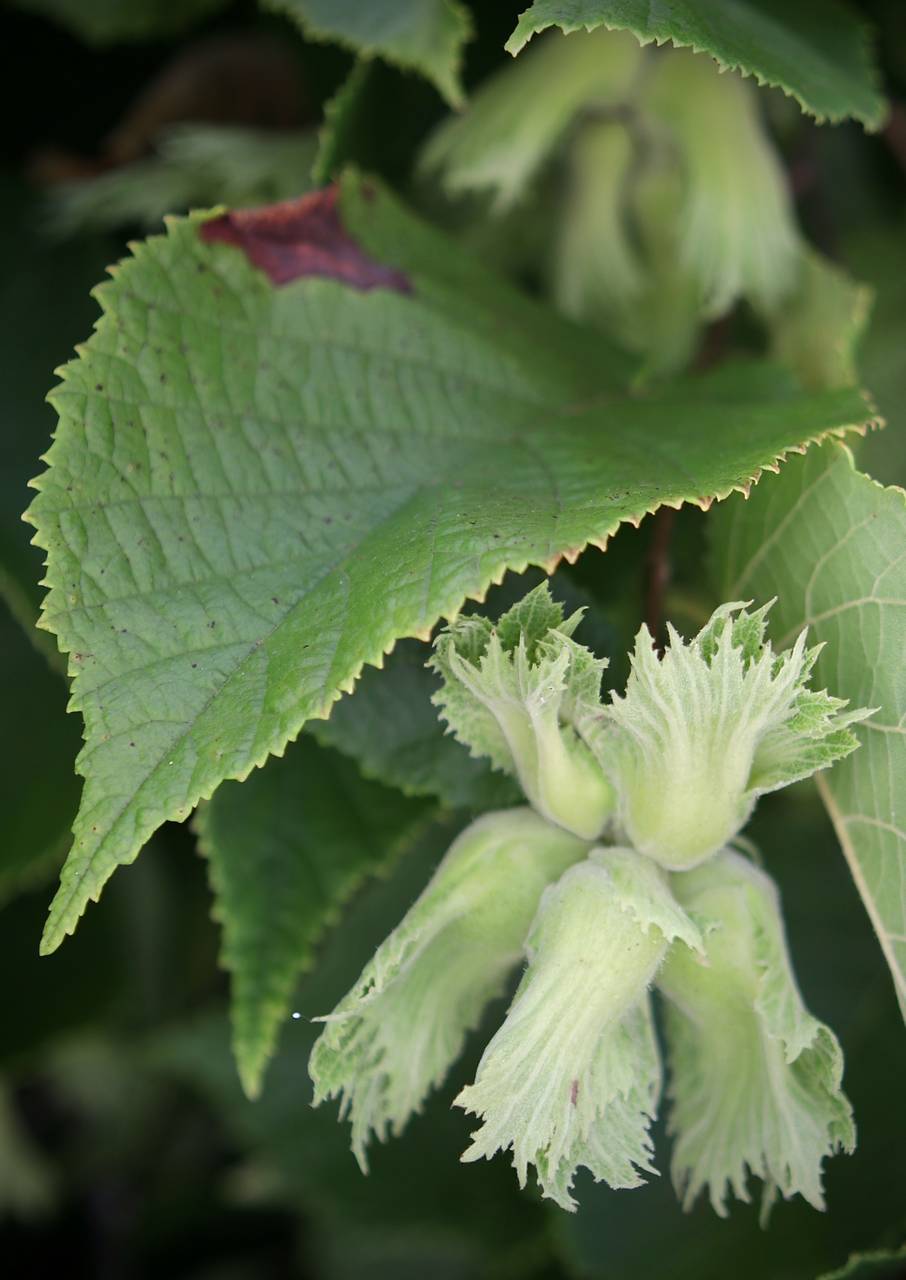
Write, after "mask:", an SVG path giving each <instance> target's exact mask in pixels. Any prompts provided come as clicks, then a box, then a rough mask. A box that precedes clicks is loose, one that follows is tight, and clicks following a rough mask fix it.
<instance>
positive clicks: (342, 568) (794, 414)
mask: <svg viewBox="0 0 906 1280" xmlns="http://www.w3.org/2000/svg"><path fill="white" fill-rule="evenodd" d="M313 199H315V197H306V198H305V200H307V201H311V200H313ZM309 208H310V206H309V205H308V204H305V203H304V202H303V203H301V204H300V205H299V209H302V210H305V209H309ZM341 208H342V215H343V220H344V222H345V228H346V230H345V231H344V232H343V233H342V235H341V236H340V238H339V239H336V240H335V243H334V244H333V249H334V250H336V252H333V253H332V252H331V245H330V244H328V243H327V242H326V241H325V240H324V238H323V237H322V239H321V240H320V241H319V242H318V243H317V244H316V245H314V246H312V245H310V244H307V243H306V244H302V245H299V244H295V243H294V244H289V243H288V242H287V241H286V240H285V239H279V238H278V239H276V240H273V239H272V240H268V239H267V238H266V237H263V238H262V235H263V233H262V234H259V233H261V231H262V226H263V227H264V229H265V230H266V229H267V227H268V226H269V225H270V224H269V221H268V220H269V219H270V218H272V217H276V219H277V221H278V223H279V225H280V227H281V228H282V229H285V226H286V224H287V222H290V223H291V222H292V219H294V218H295V219H296V221H297V222H298V223H299V225H300V226H301V225H303V224H304V221H305V217H307V214H305V213H299V212H298V211H297V210H296V209H295V207H294V206H277V207H275V211H266V212H265V213H264V214H262V215H260V221H259V222H256V221H255V217H254V216H253V217H252V218H251V220H249V215H247V214H237V215H233V216H234V217H235V219H240V220H242V221H241V222H240V227H241V228H242V229H243V230H242V234H243V235H245V237H246V239H245V241H244V243H245V245H246V250H247V252H250V253H256V254H259V255H264V260H265V261H268V262H270V263H271V267H272V269H274V270H279V271H280V272H283V273H284V274H282V275H281V277H280V278H283V279H285V278H287V277H286V273H285V271H284V268H287V264H288V267H289V268H292V271H290V272H289V275H290V279H291V282H290V283H287V284H283V285H281V286H277V287H275V286H274V284H273V283H272V281H271V278H270V277H269V276H268V275H267V274H265V272H264V271H259V270H257V269H256V268H255V267H253V266H252V265H251V263H250V261H249V259H248V258H247V257H246V253H245V252H243V251H242V249H240V248H239V247H237V245H236V244H235V243H220V242H210V241H209V240H205V239H203V238H202V236H201V235H200V234H199V232H200V227H201V219H200V218H198V217H193V218H190V219H186V220H175V221H173V222H171V223H170V225H169V234H168V235H167V236H165V237H155V238H152V239H150V240H148V241H146V242H145V243H144V244H142V245H140V246H139V247H138V248H137V250H136V253H135V256H134V257H133V258H131V259H129V260H127V261H125V262H124V263H122V264H121V265H120V266H119V268H117V270H116V273H115V275H114V279H113V280H112V281H111V282H108V283H106V284H104V285H102V286H101V287H100V288H99V290H98V291H97V297H98V300H99V302H100V304H101V307H102V310H103V313H104V314H103V316H102V318H101V320H100V321H99V323H98V326H97V328H96V330H95V332H94V334H93V336H92V337H91V338H90V339H89V341H88V342H87V343H86V344H85V345H84V346H83V347H82V348H81V351H80V355H79V357H78V359H76V360H75V361H73V362H71V363H70V364H69V365H67V366H66V367H65V369H64V370H63V373H62V377H63V382H62V384H61V385H60V386H59V387H58V388H57V390H56V391H55V392H54V393H53V400H54V404H55V407H56V409H57V411H58V413H59V415H60V424H59V427H58V430H57V434H56V439H55V442H54V444H53V445H52V447H51V449H50V451H49V453H48V455H47V462H48V469H47V470H46V472H45V473H44V474H43V475H42V476H41V477H40V479H39V480H38V481H37V482H36V485H37V487H38V489H39V493H38V496H37V498H36V499H35V500H34V502H33V504H32V507H31V509H30V512H29V519H30V520H31V521H32V522H33V523H34V524H36V525H37V528H38V533H37V535H36V541H37V542H38V545H40V546H41V547H43V548H44V549H45V550H46V551H47V554H48V564H47V577H46V585H47V586H48V587H49V591H48V595H47V597H46V600H45V612H44V617H43V625H44V626H45V627H47V628H48V629H49V630H51V631H53V632H54V633H55V634H56V636H57V638H58V641H59V643H60V646H61V647H62V648H63V649H64V650H65V651H67V652H68V653H69V655H70V657H69V661H70V672H71V674H72V676H73V677H74V680H73V689H72V693H73V697H72V703H71V706H72V707H73V709H77V710H80V711H81V712H82V713H83V715H84V718H85V725H86V743H85V747H84V749H83V751H82V753H81V755H80V757H79V761H78V769H79V772H81V773H82V774H83V776H84V777H85V788H84V793H83V800H82V807H81V810H80V815H79V817H78V819H77V822H76V826H75V832H74V834H75V844H74V847H73V850H72V852H71V853H70V856H69V859H68V862H67V866H66V868H65V869H64V873H63V878H62V881H61V887H60V891H59V893H58V896H57V898H56V900H55V902H54V904H53V906H52V909H51V918H50V920H49V923H48V929H47V933H46V936H45V941H44V945H45V947H46V948H47V949H49V950H52V949H53V948H54V947H56V946H57V945H58V944H59V942H60V941H61V940H62V938H63V937H64V935H65V934H66V933H69V932H71V931H72V930H73V928H74V927H75V925H76V922H77V920H78V918H79V916H80V915H81V913H82V911H83V910H84V908H85V906H86V904H87V903H88V901H89V900H92V899H96V898H97V897H98V895H99V893H100V891H101V888H102V886H103V884H104V883H105V881H106V880H107V879H108V877H109V876H110V874H111V873H112V872H113V870H114V869H115V867H116V866H117V865H119V864H122V863H127V862H130V861H132V859H134V857H135V856H136V854H137V853H138V851H139V850H140V848H141V847H142V845H143V844H144V843H145V841H146V840H147V839H148V838H149V836H150V835H151V834H152V832H153V831H154V830H155V829H156V828H157V827H158V826H160V824H161V823H162V822H164V821H166V820H167V819H177V820H181V819H183V818H185V817H186V816H187V815H188V814H189V812H190V811H191V810H192V808H193V807H194V806H195V805H196V804H197V803H198V801H199V800H201V799H205V798H207V797H209V796H210V795H211V794H212V793H213V791H214V790H215V788H216V787H217V786H218V785H219V784H220V783H221V782H222V781H224V780H225V779H227V778H243V777H245V776H246V775H247V774H248V773H249V771H250V770H251V769H252V768H253V767H254V766H255V765H258V764H261V763H263V761H264V760H265V759H266V758H267V756H268V755H270V754H272V753H275V752H280V751H282V749H283V748H284V746H285V745H286V743H287V742H288V741H290V740H291V739H293V738H295V736H296V735H297V734H298V732H299V730H300V729H301V727H302V725H303V724H304V723H305V721H307V720H310V719H312V718H317V717H326V716H327V715H328V714H329V712H330V708H331V706H332V704H333V703H334V702H335V701H336V699H337V698H338V697H339V696H340V694H341V693H342V692H343V691H346V690H349V689H350V688H351V687H352V685H353V683H354V682H355V680H356V678H357V676H358V675H359V673H360V672H361V670H362V667H363V665H365V664H367V663H370V664H378V663H379V662H380V661H381V658H382V656H383V655H384V654H385V653H386V652H387V651H389V650H390V649H391V648H392V646H393V645H394V644H395V642H396V641H397V640H399V639H401V638H404V637H406V636H427V634H428V633H429V631H430V629H431V628H432V627H433V625H434V624H435V623H436V622H437V620H438V619H439V618H441V617H443V616H446V617H452V616H454V615H455V614H456V612H457V611H458V610H459V608H460V607H461V606H462V604H463V601H464V600H465V599H466V598H467V597H470V596H476V595H480V594H481V593H482V592H484V591H485V590H486V588H487V587H488V586H489V585H490V584H491V583H492V582H494V581H497V580H499V579H500V578H501V577H502V575H503V574H504V572H505V571H506V570H507V569H517V570H522V569H524V568H525V567H526V566H527V565H528V564H538V565H548V566H550V565H551V563H552V562H554V561H555V560H556V559H557V558H558V557H559V556H560V555H561V554H569V555H573V554H577V553H578V551H579V550H580V549H581V548H582V547H583V546H585V545H586V544H587V543H590V542H594V543H597V544H602V543H603V542H604V541H605V540H606V539H607V537H608V536H609V535H610V534H611V533H612V532H613V531H614V530H615V529H616V528H617V527H618V526H619V524H620V523H621V522H623V521H624V520H639V519H640V518H641V517H642V516H643V515H644V514H645V513H647V512H649V511H652V510H654V509H655V508H656V507H658V506H659V505H660V504H661V503H665V502H669V503H680V502H682V501H688V500H698V501H707V500H709V499H711V498H713V497H722V496H725V495H727V494H728V493H730V492H732V491H733V489H734V488H739V487H745V486H746V485H747V484H748V482H749V480H750V478H751V477H752V476H754V475H757V474H758V472H759V470H760V469H761V468H762V467H764V466H766V465H769V464H771V463H772V462H773V460H774V459H777V458H779V457H781V456H782V455H783V453H784V451H785V450H788V449H789V448H791V447H796V446H799V445H801V444H802V443H804V442H806V441H809V440H817V439H820V438H821V437H823V436H824V435H826V434H827V433H828V432H832V431H841V430H843V429H845V428H847V427H849V426H852V425H854V424H860V423H863V422H864V421H865V419H866V416H867V414H868V410H867V408H866V405H865V403H864V401H863V398H862V397H861V395H860V394H859V393H858V392H856V391H855V390H852V389H843V390H839V391H826V392H820V393H817V394H800V393H797V392H796V391H794V390H793V389H792V388H791V386H790V384H789V383H787V382H785V381H784V375H783V373H782V371H780V370H778V369H777V368H776V367H774V366H761V365H757V364H752V365H743V366H725V367H724V368H722V369H721V370H720V371H719V372H718V373H715V374H711V375H709V376H707V377H699V378H694V379H691V380H687V381H682V382H675V383H670V384H664V385H663V386H662V387H659V388H658V389H657V390H656V391H648V392H645V393H639V392H638V391H636V392H634V393H633V392H630V391H626V390H625V389H624V383H625V381H626V380H628V377H627V375H628V370H627V369H626V367H625V365H624V363H623V362H622V360H619V359H617V358H615V357H614V358H610V357H606V356H605V354H604V351H603V350H602V346H601V343H600V341H599V339H598V338H596V337H595V335H593V334H591V333H585V332H583V331H581V330H579V329H577V328H575V327H574V326H573V325H571V324H569V323H568V322H566V321H561V320H559V319H558V318H557V317H556V316H555V315H554V314H553V313H552V312H550V311H547V310H545V309H543V308H541V307H538V306H535V305H534V304H532V303H530V302H529V301H528V300H527V299H525V298H524V297H522V296H521V295H520V294H518V293H516V292H515V291H511V290H510V289H508V288H507V287H506V286H505V285H504V284H503V282H501V281H500V280H498V279H496V278H494V277H493V276H492V275H491V274H490V273H489V272H488V271H487V269H486V268H485V267H483V266H482V265H480V264H478V263H476V262H474V261H472V260H471V259H469V258H468V257H467V256H465V255H463V254H462V253H459V252H457V251H456V250H455V248H454V247H453V245H452V244H451V243H450V242H449V241H448V240H446V239H445V238H444V237H442V236H440V235H439V234H438V233H436V232H434V231H433V230H430V229H428V228H427V227H425V226H424V225H423V224H421V223H420V222H419V221H418V220H416V219H415V218H413V217H411V216H410V215H407V214H406V213H404V212H403V211H402V210H401V209H400V208H399V207H398V206H397V205H396V204H395V203H394V202H393V201H392V200H391V199H390V197H388V196H385V195H381V194H380V193H378V192H376V191H375V190H374V188H373V187H371V186H364V185H363V184H361V183H360V182H359V181H358V180H352V181H350V182H348V183H347V184H346V185H345V186H344V189H343V200H342V206H341ZM322 212H323V210H322ZM319 217H320V215H319ZM315 221H316V225H317V228H318V231H319V234H320V233H321V232H324V234H325V235H327V234H328V232H329V231H330V225H331V224H330V222H329V219H328V218H327V217H326V215H325V217H324V218H322V219H320V221H319V220H318V219H316V220H315ZM221 224H229V225H233V224H232V223H230V220H229V219H221ZM305 225H307V224H305ZM325 227H326V228H327V231H325ZM256 228H257V230H256ZM236 234H237V235H238V234H239V233H238V232H237V233H236ZM249 246H250V247H249ZM274 259H276V265H275V263H274ZM300 262H302V263H305V262H308V263H313V264H314V265H313V267H311V268H310V269H317V270H320V271H321V272H322V275H321V276H319V277H317V278H316V277H313V276H311V275H306V274H304V272H303V274H302V276H301V278H295V279H293V278H292V272H293V271H296V272H298V270H299V263H300ZM390 264H392V265H390ZM324 271H335V272H337V273H338V274H342V273H343V272H348V273H351V277H352V278H353V280H355V279H358V278H361V277H362V276H363V274H364V278H365V279H366V280H367V281H368V284H366V285H365V286H364V287H363V288H355V287H350V285H349V284H344V283H340V282H339V281H338V280H337V279H329V278H323V272H324ZM346 278H349V275H347V277H346ZM375 280H378V281H385V280H389V281H391V282H393V283H395V284H396V288H393V287H389V288H388V287H370V285H371V284H372V283H373V282H374V281H375ZM400 290H402V291H400Z"/></svg>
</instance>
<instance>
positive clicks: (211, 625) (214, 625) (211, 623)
mask: <svg viewBox="0 0 906 1280" xmlns="http://www.w3.org/2000/svg"><path fill="white" fill-rule="evenodd" d="M208 626H209V627H216V626H217V623H216V622H209V623H208Z"/></svg>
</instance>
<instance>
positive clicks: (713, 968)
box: [658, 852, 855, 1220]
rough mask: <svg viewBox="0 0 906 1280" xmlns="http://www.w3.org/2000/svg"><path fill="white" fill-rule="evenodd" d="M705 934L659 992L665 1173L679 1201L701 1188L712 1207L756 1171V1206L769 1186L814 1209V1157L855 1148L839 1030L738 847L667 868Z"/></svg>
mask: <svg viewBox="0 0 906 1280" xmlns="http://www.w3.org/2000/svg"><path fill="white" fill-rule="evenodd" d="M671 879H672V884H673V890H674V893H675V895H676V897H677V898H678V900H679V901H680V902H681V903H682V904H683V906H684V907H685V908H686V909H687V911H688V912H689V913H690V914H691V915H692V916H694V918H695V920H696V921H697V923H698V924H699V925H700V926H701V928H702V932H703V934H704V938H705V952H706V955H705V961H704V963H703V962H702V961H701V959H700V958H699V957H696V956H693V955H692V954H691V953H690V952H689V951H688V950H685V951H684V950H683V949H682V948H681V947H677V948H674V949H673V950H671V952H670V955H669V958H668V960H667V962H666V963H665V964H664V966H663V968H662V969H661V971H660V974H659V976H658V986H659V987H660V989H661V991H662V992H663V993H664V994H665V995H666V996H667V997H668V1005H667V1042H668V1046H669V1056H670V1071H671V1086H670V1094H671V1097H672V1100H673V1106H672V1112H671V1117H670V1126H669V1127H670V1130H671V1132H672V1133H673V1135H674V1142H675V1145H674V1153H673V1179H674V1183H675V1185H676V1188H677V1193H678V1194H679V1195H680V1196H681V1197H682V1199H683V1201H684V1205H685V1207H686V1208H689V1207H690V1206H691V1205H692V1203H693V1202H694V1200H695V1199H696V1197H697V1196H698V1195H699V1193H700V1192H701V1191H702V1190H703V1189H707V1191H708V1195H709V1197H710V1200H711V1204H712V1205H713V1207H714V1209H715V1210H716V1211H717V1213H719V1214H720V1215H721V1216H724V1215H725V1214H726V1212H727V1210H726V1198H727V1194H728V1191H731V1192H732V1193H733V1194H735V1195H736V1196H737V1197H738V1198H739V1199H740V1200H746V1201H747V1200H748V1199H749V1192H748V1187H747V1182H748V1176H749V1174H750V1173H751V1174H753V1175H755V1176H756V1177H758V1178H761V1179H762V1180H763V1182H764V1194H763V1198H762V1218H763V1220H765V1219H766V1217H767V1213H768V1211H769V1210H770V1207H771V1204H772V1203H773V1201H774V1199H775V1198H776V1195H777V1193H778V1192H779V1193H780V1194H781V1195H782V1196H783V1197H784V1198H787V1199H788V1198H790V1197H791V1196H793V1195H796V1194H799V1195H801V1196H803V1197H804V1198H805V1199H806V1200H807V1201H808V1202H809V1204H811V1205H814V1207H815V1208H816V1209H823V1207H824V1198H823V1193H822V1163H823V1161H824V1158H825V1157H826V1156H829V1155H831V1154H833V1153H834V1152H835V1151H839V1150H843V1151H852V1149H853V1147H854V1146H855V1130H854V1128H853V1122H852V1112H851V1109H850V1105H849V1102H848V1101H847V1099H846V1097H845V1096H844V1094H843V1092H842V1089H841V1079H842V1073H843V1056H842V1053H841V1051H840V1046H839V1044H838V1043H837V1040H836V1037H835V1036H834V1034H833V1032H832V1031H830V1030H829V1029H828V1028H827V1027H826V1026H824V1025H823V1023H820V1022H818V1021H817V1019H815V1018H813V1017H812V1016H811V1014H810V1013H808V1011H807V1010H806V1008H805V1006H804V1004H803V1002H802V997H801V995H800V994H799V989H798V987H797V986H796V980H795V977H794V976H793V972H792V968H791V965H790V959H789V955H788V954H787V947H786V939H785V936H784V929H783V921H782V918H781V914H780V904H779V900H778V896H777V891H776V889H775V887H774V884H773V882H772V881H771V879H770V878H769V877H768V876H767V875H765V874H764V872H762V871H759V870H757V869H756V868H755V867H754V866H752V864H751V863H750V862H748V861H747V860H746V859H745V858H743V857H741V856H740V855H739V854H736V853H732V852H724V853H721V854H720V855H719V856H718V857H717V858H714V859H713V860H712V861H711V862H709V863H707V864H706V865H705V866H702V867H699V868H697V869H696V870H695V871H689V872H685V873H681V874H678V875H674V876H673V877H672V878H671Z"/></svg>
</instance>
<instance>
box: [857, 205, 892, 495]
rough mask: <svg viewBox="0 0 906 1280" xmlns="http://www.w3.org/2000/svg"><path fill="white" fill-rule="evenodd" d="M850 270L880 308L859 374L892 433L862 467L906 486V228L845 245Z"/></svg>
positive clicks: (876, 435)
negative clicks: (862, 283)
mask: <svg viewBox="0 0 906 1280" xmlns="http://www.w3.org/2000/svg"><path fill="white" fill-rule="evenodd" d="M843 250H844V257H845V259H846V262H847V264H848V266H849V267H850V268H851V269H852V270H853V271H854V272H855V273H856V275H858V276H859V278H860V279H864V280H867V281H868V283H869V284H870V285H871V287H872V290H873V292H874V305H873V306H872V309H871V313H870V315H869V318H868V326H867V329H866V332H865V335H864V338H863V340H862V342H861V344H860V346H859V360H858V364H859V373H860V376H861V378H862V379H863V380H864V383H865V386H866V387H868V389H869V391H870V392H871V395H872V397H873V399H874V400H875V401H876V402H877V405H878V408H879V409H880V411H881V415H882V416H883V418H884V419H885V420H886V422H887V430H886V431H880V432H872V434H871V435H870V436H869V437H868V438H867V439H866V440H864V441H863V442H862V443H861V444H860V445H859V446H858V449H857V451H856V457H857V459H858V461H859V465H860V466H862V467H864V469H865V470H866V471H868V472H869V473H870V474H871V475H873V476H874V477H875V478H876V479H877V480H880V481H882V483H884V484H899V485H903V486H906V359H904V356H903V353H904V351H906V223H904V222H900V221H897V222H895V223H892V224H881V225H877V226H874V227H868V228H866V229H865V230H863V231H860V232H859V233H857V234H853V235H852V236H851V237H849V239H847V241H846V242H845V244H844V246H843Z"/></svg>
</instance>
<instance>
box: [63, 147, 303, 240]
mask: <svg viewBox="0 0 906 1280" xmlns="http://www.w3.org/2000/svg"><path fill="white" fill-rule="evenodd" d="M316 146H317V142H316V139H315V135H314V133H313V132H311V131H308V130H303V129H299V130H295V129H294V130H289V129H248V128H240V127H238V126H226V125H213V124H183V125H174V126H171V127H170V128H169V129H166V130H165V131H164V132H163V133H161V134H159V135H158V137H157V138H156V139H155V142H154V154H153V155H148V156H143V157H142V158H141V159H139V160H134V161H132V163H131V164H126V165H123V166H121V167H120V168H115V169H109V170H108V171H107V172H106V173H101V174H99V175H97V176H95V177H92V178H80V179H78V180H77V181H74V182H66V183H62V184H61V185H60V186H59V187H58V188H57V189H56V190H55V191H54V192H53V193H52V196H51V214H50V221H51V225H52V227H53V229H54V230H55V231H56V232H58V233H60V234H63V235H72V234H74V233H75V232H78V231H83V230H85V229H92V228H96V227H99V228H108V227H121V226H123V225H125V224H129V223H132V222H135V223H138V224H139V225H141V226H143V227H146V228H148V229H150V228H152V227H156V226H157V224H159V223H160V221H161V219H162V218H163V217H164V216H165V214H168V213H183V212H185V211H186V210H188V209H197V208H199V207H205V206H207V205H211V204H218V203H223V204H228V205H229V206H230V207H231V208H234V209H235V208H241V207H244V206H246V205H254V204H268V203H270V202H271V201H274V200H284V199H286V198H287V197H289V196H297V195H300V194H301V193H302V192H303V191H307V190H309V189H310V187H311V186H312V183H311V182H310V181H309V179H308V175H309V171H310V169H311V165H312V161H313V159H314V156H315V150H316Z"/></svg>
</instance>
